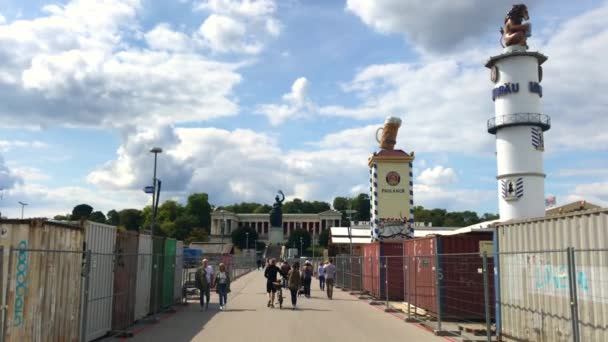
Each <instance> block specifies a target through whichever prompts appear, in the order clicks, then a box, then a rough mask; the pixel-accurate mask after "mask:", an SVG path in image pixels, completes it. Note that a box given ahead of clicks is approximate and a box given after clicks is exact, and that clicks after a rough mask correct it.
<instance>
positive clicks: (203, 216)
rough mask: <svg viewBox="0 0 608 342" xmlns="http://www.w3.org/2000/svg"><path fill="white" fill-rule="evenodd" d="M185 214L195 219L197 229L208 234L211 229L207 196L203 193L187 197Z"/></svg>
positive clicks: (209, 206)
mask: <svg viewBox="0 0 608 342" xmlns="http://www.w3.org/2000/svg"><path fill="white" fill-rule="evenodd" d="M186 213H188V214H190V215H192V216H194V217H196V225H197V227H200V228H203V229H205V230H206V231H207V232H209V229H210V228H211V205H210V204H209V195H207V194H205V193H196V194H192V195H190V196H188V204H187V205H186Z"/></svg>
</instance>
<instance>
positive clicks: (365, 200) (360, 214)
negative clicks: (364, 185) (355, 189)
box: [351, 194, 371, 221]
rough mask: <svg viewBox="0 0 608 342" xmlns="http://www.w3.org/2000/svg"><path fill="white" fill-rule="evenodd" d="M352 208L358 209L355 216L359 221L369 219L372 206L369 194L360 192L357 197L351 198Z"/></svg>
mask: <svg viewBox="0 0 608 342" xmlns="http://www.w3.org/2000/svg"><path fill="white" fill-rule="evenodd" d="M351 207H352V209H354V210H356V211H357V213H356V214H355V216H353V219H354V220H357V221H369V220H370V216H369V211H370V208H371V204H370V202H369V195H368V194H359V195H357V197H355V198H353V199H352V200H351Z"/></svg>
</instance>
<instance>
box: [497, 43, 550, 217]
mask: <svg viewBox="0 0 608 342" xmlns="http://www.w3.org/2000/svg"><path fill="white" fill-rule="evenodd" d="M546 60H547V57H546V56H545V55H543V54H541V53H539V52H528V51H526V48H524V47H522V46H519V45H512V46H508V47H507V48H505V50H504V52H503V53H502V54H501V55H498V56H494V57H491V58H490V60H489V61H488V63H486V67H488V68H490V70H491V77H490V78H491V80H492V81H493V82H494V84H495V86H494V89H493V90H492V100H493V101H494V109H495V117H494V118H492V119H490V120H488V132H489V133H491V134H494V135H496V158H497V164H498V175H497V177H496V179H497V180H498V210H499V213H500V219H501V220H503V221H504V220H510V219H520V218H528V217H541V216H544V215H545V199H544V195H545V173H544V168H543V151H544V138H543V132H545V131H547V130H548V129H549V128H551V118H550V117H549V116H548V115H545V114H544V113H543V112H542V106H541V98H542V96H543V92H542V87H541V85H540V82H541V81H542V67H541V65H542V64H543V63H544V62H545V61H546Z"/></svg>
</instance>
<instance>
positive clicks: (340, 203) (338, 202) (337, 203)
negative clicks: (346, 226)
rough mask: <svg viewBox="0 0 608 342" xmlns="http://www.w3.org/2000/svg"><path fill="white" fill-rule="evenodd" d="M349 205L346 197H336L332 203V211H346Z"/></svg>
mask: <svg viewBox="0 0 608 342" xmlns="http://www.w3.org/2000/svg"><path fill="white" fill-rule="evenodd" d="M349 203H350V200H349V199H348V198H346V197H336V198H334V203H333V207H334V210H337V211H342V212H344V211H345V210H346V209H348V205H349Z"/></svg>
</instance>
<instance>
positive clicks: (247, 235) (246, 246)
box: [245, 232, 249, 249]
mask: <svg viewBox="0 0 608 342" xmlns="http://www.w3.org/2000/svg"><path fill="white" fill-rule="evenodd" d="M245 237H246V239H245V241H246V242H247V243H246V244H245V249H249V232H245Z"/></svg>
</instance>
